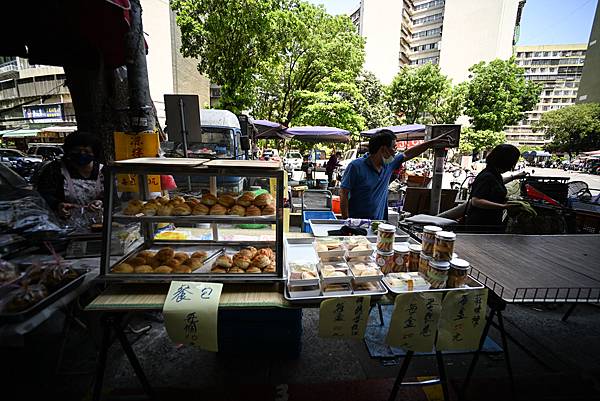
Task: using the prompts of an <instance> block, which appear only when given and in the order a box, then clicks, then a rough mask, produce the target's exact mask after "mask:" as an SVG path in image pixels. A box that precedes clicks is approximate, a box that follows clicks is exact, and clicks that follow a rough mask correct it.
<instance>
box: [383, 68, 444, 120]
mask: <svg viewBox="0 0 600 401" xmlns="http://www.w3.org/2000/svg"><path fill="white" fill-rule="evenodd" d="M448 90H450V80H449V79H448V78H447V77H446V76H445V75H443V74H442V73H441V72H440V67H439V66H438V65H435V64H424V65H422V66H420V67H409V66H404V67H402V69H401V70H400V72H398V74H397V75H396V76H395V77H394V80H393V81H392V84H391V85H390V87H389V90H388V103H389V106H390V108H391V110H392V112H394V113H395V114H396V115H397V116H399V117H404V118H405V119H406V122H407V123H408V124H414V123H415V122H417V121H418V120H423V119H425V118H426V113H427V112H429V111H430V110H431V109H432V108H433V106H434V104H435V103H436V102H438V101H439V99H440V96H441V94H442V93H444V92H445V91H448Z"/></svg>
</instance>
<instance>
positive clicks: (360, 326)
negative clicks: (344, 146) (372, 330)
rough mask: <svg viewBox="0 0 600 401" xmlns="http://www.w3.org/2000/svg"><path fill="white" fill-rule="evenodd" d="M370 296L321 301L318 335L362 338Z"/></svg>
mask: <svg viewBox="0 0 600 401" xmlns="http://www.w3.org/2000/svg"><path fill="white" fill-rule="evenodd" d="M370 306H371V297H369V296H364V297H345V298H334V299H327V300H325V301H323V302H321V308H320V310H319V337H337V338H353V339H362V338H363V337H364V336H365V330H366V329H367V320H368V319H369V308H370Z"/></svg>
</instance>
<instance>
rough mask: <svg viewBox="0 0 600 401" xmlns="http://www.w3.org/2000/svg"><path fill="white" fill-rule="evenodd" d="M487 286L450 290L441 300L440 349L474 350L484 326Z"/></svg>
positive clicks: (438, 347) (437, 345) (438, 343)
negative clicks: (465, 289) (466, 289)
mask: <svg viewBox="0 0 600 401" xmlns="http://www.w3.org/2000/svg"><path fill="white" fill-rule="evenodd" d="M486 307H487V289H485V288H484V289H479V290H469V291H449V292H448V294H447V295H446V297H445V298H444V301H443V302H442V317H441V319H440V324H439V327H438V339H437V343H436V348H437V349H438V350H439V351H450V350H473V349H477V347H478V346H479V340H480V339H481V335H482V333H483V327H484V326H485V311H486Z"/></svg>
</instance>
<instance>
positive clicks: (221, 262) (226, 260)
mask: <svg viewBox="0 0 600 401" xmlns="http://www.w3.org/2000/svg"><path fill="white" fill-rule="evenodd" d="M232 264H233V261H232V260H231V258H230V257H229V256H227V255H221V256H219V257H218V258H217V260H215V266H221V267H225V268H230V267H231V265H232Z"/></svg>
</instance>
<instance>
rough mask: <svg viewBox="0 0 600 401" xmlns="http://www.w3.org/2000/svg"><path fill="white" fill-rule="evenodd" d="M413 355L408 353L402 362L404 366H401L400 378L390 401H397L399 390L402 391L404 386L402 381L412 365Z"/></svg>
mask: <svg viewBox="0 0 600 401" xmlns="http://www.w3.org/2000/svg"><path fill="white" fill-rule="evenodd" d="M413 354H414V352H413V351H407V352H406V356H405V357H404V361H402V366H400V371H399V372H398V377H396V381H395V382H394V387H392V393H391V394H390V398H389V399H388V401H395V399H396V396H397V395H398V390H399V389H400V385H401V384H402V380H404V376H406V372H407V371H408V365H410V360H411V359H412V357H413Z"/></svg>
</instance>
